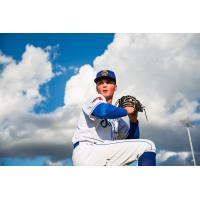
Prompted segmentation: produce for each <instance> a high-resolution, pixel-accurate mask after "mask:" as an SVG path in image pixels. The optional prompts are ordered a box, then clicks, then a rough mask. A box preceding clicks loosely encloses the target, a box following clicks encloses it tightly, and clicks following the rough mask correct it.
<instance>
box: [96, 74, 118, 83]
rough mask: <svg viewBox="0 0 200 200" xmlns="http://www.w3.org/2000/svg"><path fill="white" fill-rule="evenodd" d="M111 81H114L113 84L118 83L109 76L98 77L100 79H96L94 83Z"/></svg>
mask: <svg viewBox="0 0 200 200" xmlns="http://www.w3.org/2000/svg"><path fill="white" fill-rule="evenodd" d="M104 78H105V79H109V80H111V81H113V82H115V83H116V80H115V79H113V78H111V77H109V76H101V77H98V78H95V79H94V82H95V83H98V82H99V81H100V80H101V79H104Z"/></svg>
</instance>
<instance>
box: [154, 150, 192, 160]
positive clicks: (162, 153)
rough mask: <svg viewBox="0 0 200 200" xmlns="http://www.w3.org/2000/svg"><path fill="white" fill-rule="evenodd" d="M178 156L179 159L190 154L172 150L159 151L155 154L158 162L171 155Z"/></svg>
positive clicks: (183, 158)
mask: <svg viewBox="0 0 200 200" xmlns="http://www.w3.org/2000/svg"><path fill="white" fill-rule="evenodd" d="M174 156H175V157H179V158H180V159H181V160H185V159H186V158H187V157H188V156H190V153H189V152H178V153H177V152H174V151H160V152H159V153H158V154H157V159H158V160H159V161H160V162H164V161H166V160H168V159H169V158H171V157H174Z"/></svg>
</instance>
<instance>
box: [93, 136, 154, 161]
mask: <svg viewBox="0 0 200 200" xmlns="http://www.w3.org/2000/svg"><path fill="white" fill-rule="evenodd" d="M146 151H151V152H155V145H154V143H153V142H152V141H150V140H145V139H139V140H117V141H106V142H105V143H102V144H97V145H95V147H94V150H93V153H94V155H96V156H95V157H96V158H95V159H96V161H98V159H99V161H100V160H103V159H106V165H127V164H128V163H131V162H133V161H136V160H138V158H139V157H140V156H141V155H142V154H143V153H144V152H146ZM97 163H98V162H97Z"/></svg>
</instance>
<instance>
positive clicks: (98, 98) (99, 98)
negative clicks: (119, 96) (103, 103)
mask: <svg viewBox="0 0 200 200" xmlns="http://www.w3.org/2000/svg"><path fill="white" fill-rule="evenodd" d="M96 100H103V99H102V98H101V97H97V98H96V99H94V100H93V101H92V103H94V102H95V101H96Z"/></svg>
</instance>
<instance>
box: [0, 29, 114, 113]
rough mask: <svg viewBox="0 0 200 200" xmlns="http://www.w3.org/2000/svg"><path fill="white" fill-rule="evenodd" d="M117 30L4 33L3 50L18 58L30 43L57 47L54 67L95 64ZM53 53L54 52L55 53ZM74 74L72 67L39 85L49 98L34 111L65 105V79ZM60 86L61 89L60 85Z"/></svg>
mask: <svg viewBox="0 0 200 200" xmlns="http://www.w3.org/2000/svg"><path fill="white" fill-rule="evenodd" d="M113 36H114V34H89V33H88V34H86V33H85V34H78V33H76V34H73V33H70V34H61V33H59V34H1V35H0V50H1V51H2V52H3V53H4V54H6V55H10V56H12V57H13V58H14V59H15V60H17V61H19V60H21V56H22V54H23V52H24V51H25V47H26V45H27V44H32V45H34V46H36V47H41V48H46V47H47V46H52V47H54V49H55V50H54V52H53V53H55V54H56V58H52V59H51V61H52V63H53V65H54V66H53V71H54V72H56V71H57V70H59V67H58V66H64V67H67V68H69V67H70V66H73V67H77V68H79V67H81V66H82V65H84V64H90V65H92V62H93V60H94V58H95V57H96V56H99V55H101V54H102V53H103V52H104V51H105V49H106V48H107V45H108V44H110V43H111V42H112V40H113ZM52 57H53V56H52ZM73 74H74V71H73V70H69V71H68V72H67V73H65V74H63V75H61V76H58V77H54V78H53V79H52V80H51V81H50V82H48V83H47V84H44V85H42V86H41V88H40V92H41V94H43V95H46V91H47V90H46V88H48V91H49V93H50V98H48V100H47V101H45V102H44V103H42V104H41V105H38V106H36V107H35V112H38V113H40V112H51V111H53V110H55V109H56V108H57V107H59V106H63V104H64V102H63V98H64V87H65V84H66V81H67V80H68V79H69V78H70V77H71V76H72V75H73ZM58 86H59V92H58V90H57V87H58Z"/></svg>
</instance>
